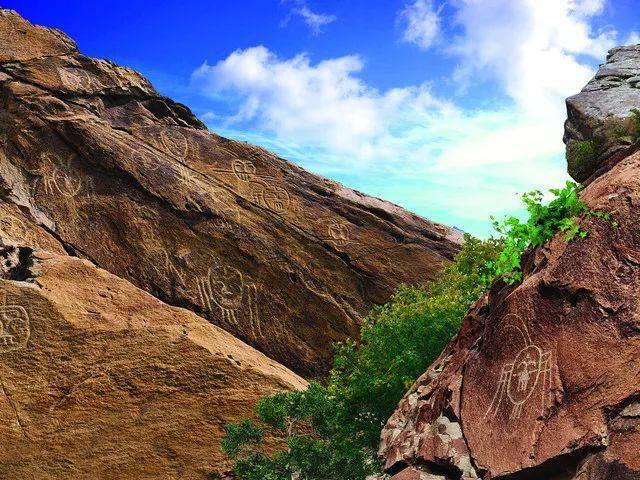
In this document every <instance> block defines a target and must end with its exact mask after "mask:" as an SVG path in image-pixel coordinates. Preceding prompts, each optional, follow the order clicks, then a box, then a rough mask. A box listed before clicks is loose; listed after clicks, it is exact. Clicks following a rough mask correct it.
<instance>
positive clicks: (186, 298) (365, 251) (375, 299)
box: [0, 11, 459, 376]
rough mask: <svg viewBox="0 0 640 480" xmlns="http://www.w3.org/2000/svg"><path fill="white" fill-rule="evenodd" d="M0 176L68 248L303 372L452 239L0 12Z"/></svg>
mask: <svg viewBox="0 0 640 480" xmlns="http://www.w3.org/2000/svg"><path fill="white" fill-rule="evenodd" d="M0 40H1V42H0V142H1V143H2V149H1V151H2V152H3V154H2V155H1V156H0V176H1V177H2V179H3V182H4V188H5V191H6V192H7V193H6V195H5V196H6V198H7V200H8V201H9V203H12V204H13V205H14V206H16V207H19V208H20V210H21V211H22V212H23V214H24V215H25V216H26V217H27V220H28V221H29V222H33V223H34V224H36V225H39V226H42V227H46V229H47V231H48V232H49V233H50V234H51V235H53V236H54V237H55V238H56V239H57V240H58V242H59V244H60V245H63V246H64V248H65V249H66V251H67V252H69V253H71V254H73V255H79V256H81V257H83V258H86V259H90V260H91V261H92V262H94V263H95V264H96V265H98V266H100V267H103V268H105V269H107V270H109V271H110V272H112V273H114V274H115V275H118V276H120V277H123V278H126V279H128V280H130V281H131V282H133V283H134V284H135V285H137V286H138V287H140V288H142V289H144V290H146V291H148V292H150V293H152V294H153V295H155V296H157V297H158V298H160V299H162V300H163V301H165V302H166V303H169V304H172V305H178V306H183V307H185V308H188V309H190V310H192V311H194V312H196V313H198V314H200V315H201V316H204V317H206V318H207V319H209V320H210V321H212V322H214V323H215V324H217V325H219V326H221V327H223V328H224V329H226V330H227V331H229V332H231V333H233V334H234V335H236V336H237V337H239V338H241V339H242V340H244V341H246V342H247V343H249V344H251V345H253V346H255V347H256V348H258V349H259V350H261V351H262V352H264V353H266V354H267V355H269V356H270V357H271V358H274V359H276V360H278V361H280V362H282V363H284V364H286V365H287V366H289V367H291V368H292V369H294V370H295V371H297V372H299V373H302V374H305V375H309V376H313V375H317V374H321V373H323V372H326V370H327V368H328V366H329V364H330V360H331V356H332V348H331V345H332V344H333V343H334V342H335V341H338V340H343V339H345V338H347V337H353V336H356V335H357V333H358V329H359V325H360V323H361V320H362V317H363V315H365V314H366V313H367V312H368V310H369V309H370V308H371V306H372V305H374V304H377V303H383V302H384V301H386V300H387V299H388V297H389V295H390V293H391V292H392V291H393V289H394V287H395V286H397V285H398V284H399V283H419V282H426V281H428V280H429V279H431V278H433V277H434V275H435V273H436V271H437V270H438V268H439V267H440V266H441V265H442V263H443V262H446V261H448V260H450V259H451V258H452V256H453V255H454V254H455V252H456V251H457V250H458V242H459V235H458V234H457V233H456V232H455V231H454V230H452V229H449V228H447V227H444V226H442V225H437V224H434V223H432V222H429V221H426V220H424V219H422V218H420V217H417V216H415V215H412V214H410V213H408V212H406V211H404V210H402V209H400V208H399V207H397V206H395V205H392V204H390V203H388V202H384V201H382V200H378V199H375V198H371V197H367V196H365V195H362V194H360V193H357V192H354V191H352V190H349V189H347V188H344V187H342V186H341V185H339V184H336V183H334V182H331V181H329V180H326V179H323V178H320V177H317V176H315V175H312V174H310V173H307V172H305V171H304V170H301V169H300V168H298V167H296V166H295V165H293V164H291V163H288V162H286V161H284V160H282V159H281V158H278V157H277V156H275V155H273V154H271V153H269V152H267V151H264V150H262V149H260V148H257V147H253V146H251V145H248V144H245V143H241V142H236V141H231V140H228V139H225V138H222V137H220V136H218V135H215V134H212V133H210V132H208V131H207V129H206V128H205V127H204V125H203V124H202V123H201V122H200V121H198V120H197V119H196V118H195V117H194V116H193V114H192V113H191V112H190V111H189V110H188V109H187V108H186V107H184V106H182V105H179V104H177V103H175V102H173V101H171V100H169V99H167V98H164V97H161V96H159V95H158V94H157V92H156V91H155V90H154V89H153V87H152V86H151V85H150V84H149V82H147V81H146V80H145V79H144V78H142V77H141V76H140V75H138V74H137V73H135V72H133V71H131V70H130V69H127V68H123V67H118V66H116V65H113V64H112V63H110V62H107V61H104V60H95V59H91V58H88V57H86V56H83V55H81V54H80V53H78V51H77V50H76V48H75V46H74V44H73V42H72V41H71V40H69V39H68V38H66V37H65V36H64V35H63V34H61V33H59V32H57V31H53V30H47V29H42V28H39V27H33V26H31V25H29V24H28V23H27V22H25V21H24V20H22V19H20V18H19V17H18V16H17V15H16V14H14V13H10V12H8V11H2V14H1V15H0Z"/></svg>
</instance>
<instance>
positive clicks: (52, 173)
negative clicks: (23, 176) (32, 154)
mask: <svg viewBox="0 0 640 480" xmlns="http://www.w3.org/2000/svg"><path fill="white" fill-rule="evenodd" d="M70 161H71V157H69V158H67V161H66V162H65V163H66V165H67V167H69V164H70ZM29 172H30V173H31V174H33V175H36V176H37V177H38V179H37V180H36V182H35V184H34V188H36V189H37V188H38V187H39V186H42V189H43V190H44V193H45V194H47V195H53V194H60V195H63V196H65V197H75V196H76V195H78V194H79V193H80V191H81V190H82V186H83V182H82V179H81V178H80V177H78V176H76V175H72V174H68V173H66V172H65V170H63V169H62V168H61V167H60V166H59V165H58V164H57V163H56V161H55V160H54V157H53V156H52V155H51V154H49V153H43V154H42V155H41V156H40V167H39V168H37V169H36V170H30V171H29Z"/></svg>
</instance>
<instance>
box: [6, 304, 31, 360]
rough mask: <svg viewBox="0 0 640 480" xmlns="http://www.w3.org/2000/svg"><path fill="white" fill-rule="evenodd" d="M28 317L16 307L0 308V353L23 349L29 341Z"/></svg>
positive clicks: (22, 310) (20, 308) (21, 308)
mask: <svg viewBox="0 0 640 480" xmlns="http://www.w3.org/2000/svg"><path fill="white" fill-rule="evenodd" d="M29 335H30V329H29V315H28V314H27V311H26V310H25V309H24V307H21V306H18V305H1V306H0V353H5V352H10V351H13V350H18V349H20V348H25V347H26V346H27V341H28V340H29Z"/></svg>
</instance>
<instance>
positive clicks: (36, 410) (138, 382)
mask: <svg viewBox="0 0 640 480" xmlns="http://www.w3.org/2000/svg"><path fill="white" fill-rule="evenodd" d="M0 259H1V267H0V418H1V421H0V439H1V441H2V446H3V447H2V449H1V450H0V478H6V479H9V478H15V479H18V478H25V479H26V478H30V479H51V480H54V479H61V478H64V479H86V478H100V479H114V480H115V479H123V478H132V479H133V478H135V479H157V478H182V479H207V478H217V477H215V476H214V475H216V474H219V473H222V472H224V471H225V470H228V469H229V467H230V465H229V462H228V459H226V458H225V457H224V455H223V454H222V452H221V449H220V440H221V437H222V435H223V433H224V431H223V427H224V425H225V423H227V422H231V421H238V420H239V419H240V418H243V417H250V416H252V409H253V407H254V405H255V404H256V402H257V400H258V399H259V398H260V397H261V396H263V395H268V394H272V393H274V392H277V391H282V390H290V389H299V388H304V386H305V385H306V384H305V382H304V380H302V379H301V378H300V377H298V376H297V375H296V374H294V373H293V372H291V371H289V370H288V369H286V368H285V367H283V366H281V365H279V364H278V363H276V362H275V361H273V360H271V359H269V358H268V357H266V356H265V355H264V354H262V353H260V352H258V351H257V350H255V349H254V348H252V347H250V346H248V345H246V344H245V343H243V342H242V341H240V340H238V339H236V338H234V337H233V336H232V335H231V334H229V333H227V332H225V331H224V330H222V329H220V328H219V327H217V326H215V325H213V324H211V323H210V322H208V321H206V320H205V319H203V318H201V317H199V316H197V315H195V314H194V313H192V312H190V311H188V310H185V309H182V308H176V307H171V306H168V305H166V304H164V303H162V302H161V301H160V300H158V299H156V298H155V297H153V296H151V295H149V294H148V293H147V292H145V291H143V290H140V289H139V288H137V287H135V286H134V285H132V284H131V283H130V282H128V281H126V280H123V279H121V278H119V277H116V276H114V275H112V274H111V273H109V272H107V271H105V270H102V269H99V268H97V267H95V266H94V265H93V264H91V263H90V262H89V261H87V260H82V259H79V258H76V257H72V256H69V255H65V254H55V253H50V252H45V251H42V250H36V251H33V250H32V249H30V248H27V247H20V248H18V247H13V246H9V247H3V248H2V249H0ZM274 445H275V444H274V440H273V439H271V440H270V441H269V448H273V447H274Z"/></svg>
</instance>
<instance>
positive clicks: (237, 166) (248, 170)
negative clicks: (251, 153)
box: [231, 158, 256, 182]
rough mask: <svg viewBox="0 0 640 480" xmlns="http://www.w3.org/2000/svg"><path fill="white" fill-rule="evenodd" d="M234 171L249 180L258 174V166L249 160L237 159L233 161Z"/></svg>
mask: <svg viewBox="0 0 640 480" xmlns="http://www.w3.org/2000/svg"><path fill="white" fill-rule="evenodd" d="M231 169H232V170H233V173H234V174H235V175H236V177H238V178H239V179H240V180H242V181H245V182H247V181H249V180H250V179H251V177H253V176H254V175H255V174H256V166H255V165H254V164H253V162H251V161H249V160H241V159H239V158H237V159H235V160H234V161H233V162H232V163H231Z"/></svg>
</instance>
